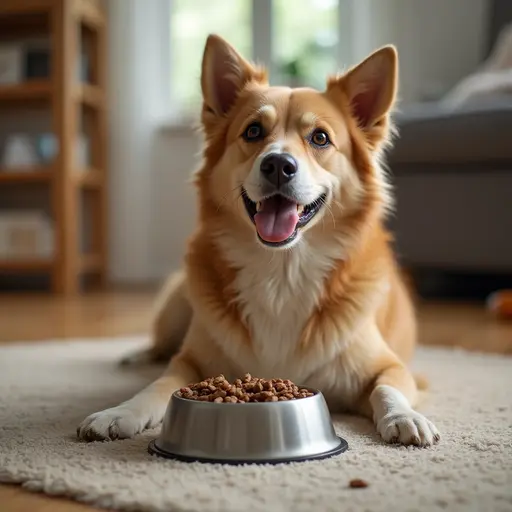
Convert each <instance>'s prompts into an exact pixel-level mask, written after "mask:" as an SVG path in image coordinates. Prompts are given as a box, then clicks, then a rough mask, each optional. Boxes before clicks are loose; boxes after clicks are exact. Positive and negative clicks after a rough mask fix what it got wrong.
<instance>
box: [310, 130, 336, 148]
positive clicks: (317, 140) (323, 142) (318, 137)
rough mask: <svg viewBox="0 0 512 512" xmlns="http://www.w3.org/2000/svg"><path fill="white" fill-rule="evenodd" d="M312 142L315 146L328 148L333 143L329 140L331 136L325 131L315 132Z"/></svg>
mask: <svg viewBox="0 0 512 512" xmlns="http://www.w3.org/2000/svg"><path fill="white" fill-rule="evenodd" d="M311 142H312V143H313V144H314V145H315V146H321V147H322V146H327V145H328V144H329V143H330V142H331V141H330V140H329V135H327V133H326V132H324V131H323V130H315V131H314V132H313V134H312V135H311Z"/></svg>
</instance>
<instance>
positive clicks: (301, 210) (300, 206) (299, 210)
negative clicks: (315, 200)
mask: <svg viewBox="0 0 512 512" xmlns="http://www.w3.org/2000/svg"><path fill="white" fill-rule="evenodd" d="M303 211H304V206H302V205H301V204H298V205H297V213H298V214H299V215H302V212H303Z"/></svg>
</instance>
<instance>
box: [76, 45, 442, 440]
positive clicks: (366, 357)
mask: <svg viewBox="0 0 512 512" xmlns="http://www.w3.org/2000/svg"><path fill="white" fill-rule="evenodd" d="M397 66H398V64H397V55H396V51H395V49H394V48H393V47H391V46H387V47H384V48H381V49H380V50H378V51H376V52H375V53H373V54H372V55H370V56H369V57H368V58H367V59H365V60H364V61H363V62H362V63H360V64H359V65H358V66H356V67H354V68H353V69H351V70H349V71H348V72H347V73H345V74H342V75H340V76H337V77H334V78H331V79H329V80H328V83H327V87H326V89H325V91H323V92H319V91H315V90H312V89H306V88H303V89H290V88H288V87H270V86H269V85H268V83H267V80H266V73H265V71H264V70H262V69H259V68H256V67H255V66H253V65H252V64H250V63H249V62H247V61H246V60H244V59H243V58H242V56H240V55H239V54H238V53H237V51H236V50H235V49H234V48H232V47H231V46H230V45H229V44H228V43H227V42H226V41H224V40H223V39H221V38H219V37H217V36H210V37H209V38H208V40H207V43H206V48H205V52H204V57H203V66H202V77H201V86H202V91H203V98H204V103H203V110H202V126H203V130H204V135H205V146H204V155H203V157H204V158H203V162H202V165H201V167H200V169H199V171H198V172H197V174H196V178H195V183H196V185H197V189H198V196H199V223H198V225H197V229H196V231H195V233H194V234H193V236H192V238H191V240H190V243H189V246H188V251H187V254H186V258H185V267H184V270H183V271H182V272H181V273H179V274H177V275H173V276H171V278H170V279H169V282H168V283H167V284H166V286H165V287H164V288H163V291H162V294H161V296H160V298H159V301H158V307H157V314H156V318H155V322H154V332H153V346H152V347H151V348H150V349H149V350H148V351H147V352H146V353H145V354H142V355H138V356H137V357H136V358H135V359H136V360H146V359H161V358H169V357H171V354H173V355H172V358H171V360H170V364H169V366H168V369H167V370H166V371H165V372H164V374H163V376H162V377H160V378H159V379H158V380H156V381H155V382H154V383H153V384H151V385H150V386H148V387H147V388H146V389H144V390H143V391H141V392H140V393H139V394H137V395H136V396H134V397H133V398H131V399H129V400H128V401H126V402H124V403H122V404H121V405H119V406H117V407H113V408H111V409H107V410H105V411H101V412H98V413H95V414H93V415H91V416H89V417H88V418H86V419H85V420H84V421H83V422H82V424H81V425H80V426H79V428H78V436H79V437H80V438H83V439H86V440H94V439H116V438H126V437H130V436H133V435H135V434H137V433H139V432H141V431H143V430H144V429H145V428H149V427H154V426H156V425H158V424H159V423H160V422H161V420H162V417H163V415H164V412H165V409H166V407H167V404H168V401H169V398H170V396H171V394H172V392H173V391H175V390H176V389H178V388H181V387H183V386H185V385H186V384H188V383H191V382H196V381H199V380H201V379H203V378H205V377H208V376H214V375H217V374H219V373H223V374H224V375H226V377H228V378H235V377H237V376H239V375H241V374H243V373H245V372H250V373H252V374H253V375H256V376H259V377H266V378H270V377H281V378H288V379H291V380H293V381H295V382H297V383H299V384H300V385H303V386H310V387H314V388H318V389H320V390H321V391H322V392H323V393H324V395H325V397H326V400H327V402H328V404H329V406H330V408H331V410H332V411H333V412H337V411H350V412H354V413H358V414H363V415H366V416H368V417H370V418H372V419H373V421H374V422H375V425H376V428H377V431H378V432H379V433H380V435H381V436H382V438H383V439H384V440H385V441H387V442H399V443H403V444H414V445H419V446H428V445H431V444H433V443H436V442H437V441H438V439H439V433H438V431H437V429H436V428H435V427H434V425H433V424H432V423H431V422H430V421H429V420H427V419H426V418H425V417H424V416H422V415H421V414H419V413H418V412H416V411H415V410H414V409H413V407H415V405H416V404H417V399H418V390H417V386H416V382H415V380H414V378H413V376H412V374H411V373H410V371H409V370H408V369H407V368H406V366H405V364H406V362H407V360H408V359H409V358H410V356H411V354H412V352H413V349H414V343H415V339H416V325H415V318H414V310H413V306H412V303H411V300H410V298H409V296H408V293H407V290H406V288H405V286H404V283H403V281H402V280H401V278H400V276H399V271H398V268H397V264H396V261H395V258H394V255H393V252H392V249H391V247H390V236H389V234H388V233H387V231H386V230H385V229H384V227H383V218H384V217H385V214H386V211H387V209H388V207H389V206H390V193H389V192H390V191H389V186H388V184H387V183H386V178H385V174H384V172H383V170H382V167H381V165H380V155H381V153H382V151H383V149H384V148H385V146H386V145H387V144H388V143H389V141H390V131H391V124H390V118H389V114H390V110H391V109H392V107H393V104H394V101H395V95H396V88H397Z"/></svg>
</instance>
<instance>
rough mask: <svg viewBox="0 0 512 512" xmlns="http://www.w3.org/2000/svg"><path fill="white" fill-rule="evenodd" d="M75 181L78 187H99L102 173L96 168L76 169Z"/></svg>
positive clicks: (101, 183)
mask: <svg viewBox="0 0 512 512" xmlns="http://www.w3.org/2000/svg"><path fill="white" fill-rule="evenodd" d="M75 181H76V183H77V185H78V186H79V187H84V188H99V187H101V186H102V185H103V175H102V173H101V172H100V171H99V170H98V169H84V170H82V171H76V173H75Z"/></svg>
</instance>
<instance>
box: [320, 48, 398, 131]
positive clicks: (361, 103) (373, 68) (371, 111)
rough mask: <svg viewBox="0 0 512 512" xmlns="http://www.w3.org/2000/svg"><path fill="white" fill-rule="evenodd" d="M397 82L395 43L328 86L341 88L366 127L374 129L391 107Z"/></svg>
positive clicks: (361, 125)
mask: <svg viewBox="0 0 512 512" xmlns="http://www.w3.org/2000/svg"><path fill="white" fill-rule="evenodd" d="M397 83H398V55H397V52H396V49H395V47H394V46H392V45H389V46H384V47H382V48H380V49H379V50H377V51H376V52H374V53H372V54H371V55H370V56H369V57H367V58H366V59H365V60H363V61H362V62H361V63H360V64H358V65H357V66H355V67H354V68H352V69H351V70H349V71H348V72H347V73H346V74H345V75H342V76H340V77H337V78H335V79H332V80H331V81H330V82H329V84H328V90H329V89H332V88H334V87H335V88H341V89H342V90H343V91H344V93H345V95H346V97H347V99H348V101H349V104H350V109H351V112H352V115H353V116H354V117H355V118H356V119H357V122H358V124H359V126H360V127H361V128H362V129H363V130H368V131H369V130H371V129H372V128H373V127H374V126H376V125H377V124H379V123H380V121H381V120H382V119H383V118H385V117H386V115H387V114H388V112H389V111H390V109H391V108H392V106H393V104H394V102H395V98H396V90H397Z"/></svg>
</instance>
